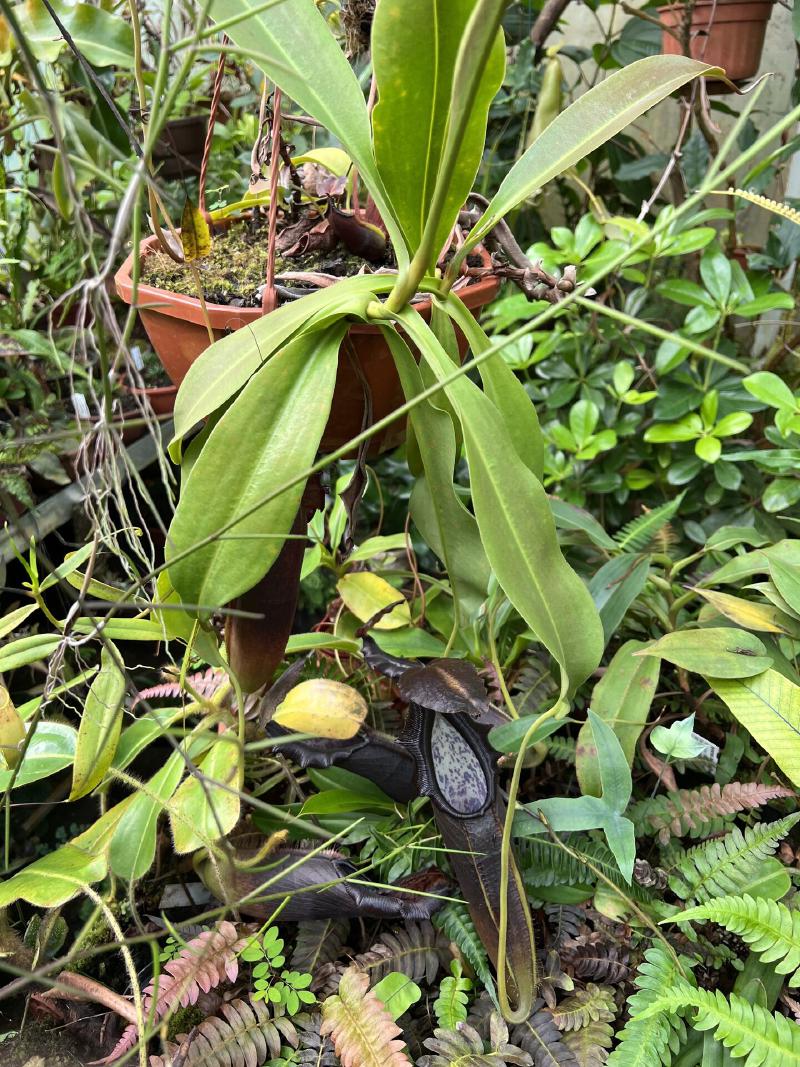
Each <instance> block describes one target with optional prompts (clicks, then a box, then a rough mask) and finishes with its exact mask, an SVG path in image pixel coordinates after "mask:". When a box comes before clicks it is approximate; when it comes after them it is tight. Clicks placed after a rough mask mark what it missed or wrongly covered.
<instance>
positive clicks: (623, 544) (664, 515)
mask: <svg viewBox="0 0 800 1067" xmlns="http://www.w3.org/2000/svg"><path fill="white" fill-rule="evenodd" d="M682 500H683V494H682V493H681V495H680V496H677V497H675V499H674V500H668V501H667V503H666V504H661V505H660V506H659V507H657V508H653V509H652V510H651V511H645V512H644V514H642V515H639V516H638V517H637V518H635V519H632V520H631V521H630V522H629V523H626V524H625V526H623V527H622V529H621V530H619V531H618V532H617V533H616V534H615V535H614V540H615V541H616V542H617V547H618V549H619V550H620V552H644V551H645V549H646V548H648V547H649V546H650V544H651V543H652V541H653V538H654V537H656V536H657V535H658V533H659V532H660V531H661V530H662V529H663V528H664V527H665V526H666V525H667V523H668V522H669V521H670V520H671V519H673V518H674V517H675V515H676V514H677V513H678V508H679V507H680V506H681V501H682Z"/></svg>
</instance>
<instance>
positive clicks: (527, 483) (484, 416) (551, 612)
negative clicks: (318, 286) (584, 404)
mask: <svg viewBox="0 0 800 1067" xmlns="http://www.w3.org/2000/svg"><path fill="white" fill-rule="evenodd" d="M400 319H401V321H402V323H403V326H404V328H405V330H406V332H407V333H408V335H409V337H411V339H412V340H413V341H414V343H415V344H416V345H417V347H418V348H419V350H420V352H421V353H422V356H423V358H424V359H425V360H426V361H427V362H428V364H429V365H430V367H431V368H432V370H433V372H434V374H435V375H436V376H437V378H439V380H445V379H447V378H448V377H449V376H450V375H451V374H452V370H453V365H452V362H451V361H450V359H449V357H448V356H447V353H446V352H445V351H444V350H443V349H442V347H441V345H439V343H438V341H437V340H436V338H435V336H434V335H433V333H432V332H431V330H430V328H429V327H428V326H427V325H426V324H425V323H424V322H423V321H422V319H421V318H420V316H419V315H417V314H416V312H414V311H404V312H401V314H400ZM445 389H446V393H447V396H448V398H449V399H450V402H451V403H452V404H453V406H454V407H455V409H456V410H457V412H458V415H459V418H460V420H461V426H462V430H463V433H464V442H465V445H466V453H467V462H468V464H469V470H470V486H471V489H472V500H473V505H474V508H475V517H476V519H477V521H478V527H479V529H480V532H481V539H482V541H483V545H484V549H485V551H486V556H487V558H488V560H489V563H490V564H491V566H492V570H493V571H494V573H495V575H496V577H497V580H498V581H499V583H500V585H501V586H502V588H503V590H504V591H505V593H506V596H507V597H508V598H509V600H510V601H511V603H512V604H513V605H514V607H515V608H516V609H517V611H518V612H519V613H520V615H521V616H522V617H523V619H525V621H526V622H527V623H528V625H529V626H530V628H531V629H532V630H533V632H534V633H535V634H536V636H537V638H538V639H539V640H540V641H541V642H542V644H543V645H544V646H545V647H546V648H547V649H548V651H549V652H550V653H551V655H552V656H553V657H554V658H555V659H556V661H557V662H558V664H559V666H560V667H561V672H562V685H561V693H562V698H566V697H567V696H568V695H569V694H571V693H573V692H574V691H575V688H576V687H577V686H578V685H580V683H581V682H582V681H583V680H584V679H585V678H587V677H588V676H589V675H590V674H591V672H592V671H593V670H594V669H595V667H596V666H597V664H598V663H599V661H600V656H601V654H602V649H603V633H602V627H601V625H600V620H599V618H598V615H597V612H596V610H595V608H594V605H593V603H592V600H591V597H590V595H589V593H588V591H587V589H586V586H585V585H584V584H583V582H582V581H581V580H580V578H579V577H578V576H577V575H576V574H575V572H574V571H573V570H572V569H571V567H570V566H569V565H568V563H567V561H566V560H565V559H564V557H563V556H562V554H561V550H560V548H559V546H558V539H557V537H556V528H555V523H554V521H553V516H552V513H551V511H550V506H549V503H548V500H547V494H546V493H545V491H544V489H543V488H542V485H541V483H540V482H539V480H538V478H537V477H536V475H535V474H533V473H532V471H530V470H529V468H528V467H527V466H526V464H525V463H524V461H523V460H522V459H521V458H520V457H519V455H518V453H517V451H516V449H515V448H514V443H513V441H512V439H511V436H510V435H509V432H508V429H507V427H506V425H505V421H504V419H503V417H502V416H501V414H500V412H498V410H497V408H496V407H495V405H494V404H493V403H492V401H491V400H490V399H489V398H488V396H486V394H485V393H483V392H481V390H480V389H479V388H478V387H477V386H476V385H475V383H474V382H471V381H470V380H469V379H468V378H466V377H463V376H462V377H459V378H457V379H456V380H455V381H453V382H451V383H450V384H449V385H448V386H446V387H445Z"/></svg>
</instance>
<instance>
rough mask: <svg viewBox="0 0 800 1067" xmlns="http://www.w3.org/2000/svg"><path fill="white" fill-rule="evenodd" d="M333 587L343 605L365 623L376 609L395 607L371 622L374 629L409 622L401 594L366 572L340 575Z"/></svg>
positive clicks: (403, 624)
mask: <svg viewBox="0 0 800 1067" xmlns="http://www.w3.org/2000/svg"><path fill="white" fill-rule="evenodd" d="M336 588H337V589H338V590H339V596H340V597H341V598H342V600H343V601H344V603H345V605H346V606H347V607H348V608H349V609H350V611H352V613H353V614H354V615H355V617H356V618H357V619H360V620H361V621H362V622H367V620H368V619H371V618H373V617H374V616H375V615H377V614H378V612H379V611H383V609H384V608H388V607H389V605H390V604H394V605H395V607H393V608H392V610H391V611H389V612H387V613H386V614H385V615H383V616H382V617H381V618H380V619H378V621H377V622H376V623H375V629H376V630H399V629H400V627H401V626H408V625H410V623H411V610H410V608H409V606H408V602H407V601H406V599H405V597H404V596H403V594H402V593H399V592H398V591H397V590H396V589H395V588H393V587H392V586H391V585H389V583H388V582H387V581H386V580H385V579H384V578H381V577H379V576H378V575H377V574H370V573H369V571H356V572H355V573H354V574H345V576H344V577H343V578H340V579H339V581H338V583H337V585H336Z"/></svg>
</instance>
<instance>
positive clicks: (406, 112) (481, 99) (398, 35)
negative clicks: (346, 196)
mask: <svg viewBox="0 0 800 1067" xmlns="http://www.w3.org/2000/svg"><path fill="white" fill-rule="evenodd" d="M475 7H476V0H379V3H378V5H377V8H376V11H375V19H374V22H373V27H372V62H373V65H374V70H375V79H376V82H377V86H378V103H377V104H376V106H375V109H374V111H373V113H372V129H373V139H374V150H375V159H376V161H377V164H378V169H379V171H380V175H381V178H382V179H383V181H384V184H385V185H386V190H387V192H388V194H389V197H390V199H391V202H392V205H393V207H394V209H395V211H396V212H397V217H398V219H399V222H400V225H401V227H402V230H403V233H404V234H405V237H406V240H407V242H408V246H409V248H410V249H411V250H412V252H413V251H416V249H417V248H418V247H419V244H420V240H421V238H422V232H423V230H424V228H425V222H426V219H427V216H428V210H429V208H430V203H431V197H432V196H433V190H434V187H435V185H436V181H437V178H438V177H439V174H440V164H441V161H442V149H443V147H444V142H445V136H446V132H447V124H448V121H449V118H450V114H451V108H450V101H451V95H452V90H453V75H454V71H455V63H456V57H457V55H458V49H459V45H460V43H461V39H462V36H463V34H464V29H465V27H466V25H467V22H468V20H469V17H470V15H471V14H472V12H473V10H474V8H475ZM504 71H505V48H504V43H503V39H502V35H501V34H498V35H497V38H496V40H495V45H494V48H493V49H492V51H491V56H490V59H489V63H488V64H487V66H486V69H485V70H484V72H483V75H482V77H481V79H480V82H479V86H478V92H477V95H476V98H475V100H474V103H473V106H472V112H471V115H470V120H469V123H468V125H467V128H466V130H465V132H464V136H463V138H462V141H461V146H460V150H459V153H458V157H457V159H456V162H455V166H454V167H453V169H452V171H451V174H450V176H449V185H448V190H447V197H446V200H445V204H444V209H443V211H442V217H441V219H440V221H439V226H438V228H437V231H436V238H435V242H434V249H435V251H434V255H438V254H439V252H440V251H441V249H442V247H443V245H444V243H445V241H446V240H447V236H448V234H449V233H450V230H451V228H452V226H453V223H454V222H455V219H456V216H457V215H458V212H459V209H460V208H461V206H462V204H463V203H464V201H465V200H466V198H467V195H468V194H469V192H470V190H471V188H472V183H473V181H474V180H475V175H476V174H477V172H478V166H479V164H480V161H481V156H482V155H483V146H484V140H485V137H486V119H487V114H488V109H489V104H490V103H491V101H492V98H493V97H494V95H495V93H496V92H497V90H498V89H499V87H500V85H501V83H502V80H503V73H504Z"/></svg>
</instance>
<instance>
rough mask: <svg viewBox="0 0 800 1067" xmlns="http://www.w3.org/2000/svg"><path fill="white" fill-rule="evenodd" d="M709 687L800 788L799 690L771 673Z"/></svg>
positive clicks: (715, 681) (714, 680)
mask: <svg viewBox="0 0 800 1067" xmlns="http://www.w3.org/2000/svg"><path fill="white" fill-rule="evenodd" d="M708 683H709V685H710V686H711V687H712V689H713V690H714V692H715V693H717V695H718V696H720V697H722V699H723V700H724V701H725V703H726V704H727V705H728V707H729V708H730V709H731V712H732V713H733V715H734V716H735V717H736V718H737V719H738V720H739V722H740V723H741V724H742V726H744V728H745V729H746V730H748V731H749V733H751V734H752V736H753V738H754V739H755V740H756V741H757V742H758V743H759V745H761V747H762V748H763V749H764V750H765V752H768V753H769V755H770V756H772V758H773V759H774V760H775V762H776V763H777V765H778V766H779V767H780V769H781V770H782V771H783V773H784V774H785V775H786V776H787V777H788V778H789V779H790V780H791V781H792V782H793V783H794V784H795V785H800V686H797V685H795V684H794V683H793V682H790V681H789V679H788V678H785V677H784V676H783V675H782V674H779V673H778V672H777V671H772V670H770V671H764V673H763V674H759V675H757V676H756V677H755V678H741V679H738V680H733V679H728V678H709V679H708Z"/></svg>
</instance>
